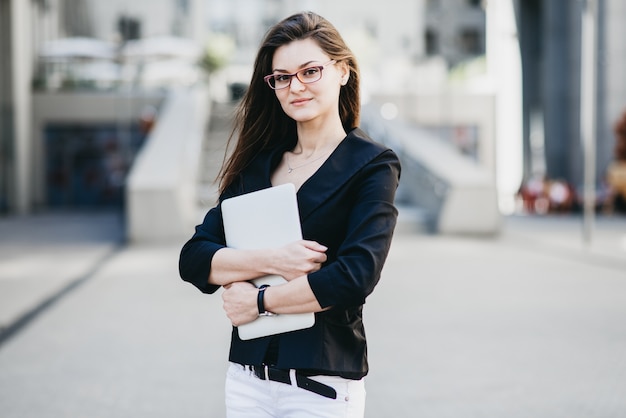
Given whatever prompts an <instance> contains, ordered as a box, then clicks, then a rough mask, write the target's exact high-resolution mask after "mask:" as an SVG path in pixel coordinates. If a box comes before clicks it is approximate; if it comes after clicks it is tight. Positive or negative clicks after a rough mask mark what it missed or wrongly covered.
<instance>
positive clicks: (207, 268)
mask: <svg viewBox="0 0 626 418" xmlns="http://www.w3.org/2000/svg"><path fill="white" fill-rule="evenodd" d="M225 246H226V238H225V237H224V225H223V223H222V210H221V204H220V205H218V206H216V207H214V208H213V209H211V210H209V212H207V214H206V216H205V217H204V221H203V222H202V224H200V225H198V226H196V230H195V233H194V234H193V236H192V237H191V239H190V240H189V241H187V242H186V243H185V245H184V246H183V248H182V250H181V252H180V257H179V261H178V270H179V274H180V277H181V278H182V279H183V280H184V281H186V282H189V283H191V284H193V285H194V286H196V287H197V288H198V289H199V290H200V291H202V292H203V293H214V292H215V291H217V289H219V288H220V286H218V285H212V284H209V273H210V272H211V261H212V260H213V256H214V255H215V253H216V252H217V251H218V250H220V249H222V248H224V247H225Z"/></svg>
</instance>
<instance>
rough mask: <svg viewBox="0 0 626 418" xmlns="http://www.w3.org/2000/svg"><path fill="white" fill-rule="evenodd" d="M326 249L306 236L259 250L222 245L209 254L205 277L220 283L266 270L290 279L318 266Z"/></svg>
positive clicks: (323, 257)
mask: <svg viewBox="0 0 626 418" xmlns="http://www.w3.org/2000/svg"><path fill="white" fill-rule="evenodd" d="M326 250H327V248H326V247H325V246H323V245H320V244H318V243H317V242H315V241H306V240H301V241H297V242H294V243H291V244H289V245H286V246H284V247H281V248H270V249H261V250H236V249H233V248H222V249H221V250H219V251H217V252H216V253H215V255H214V256H213V260H212V261H211V271H210V273H209V278H208V281H209V283H211V284H214V285H221V286H224V285H227V284H230V283H234V282H241V281H247V280H251V279H256V278H257V277H261V276H265V275H268V274H275V275H278V276H282V277H284V278H285V279H286V280H292V279H294V278H296V277H299V276H302V275H305V274H307V273H310V272H313V271H317V270H319V269H320V267H321V265H322V263H324V262H325V261H326V254H325V251H326Z"/></svg>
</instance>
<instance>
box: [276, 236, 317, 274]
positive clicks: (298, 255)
mask: <svg viewBox="0 0 626 418" xmlns="http://www.w3.org/2000/svg"><path fill="white" fill-rule="evenodd" d="M327 249H328V248H327V247H325V246H324V245H321V244H319V243H317V242H315V241H307V240H300V241H296V242H292V243H291V244H288V245H286V246H284V247H281V248H279V249H278V251H277V258H276V261H277V263H276V266H277V274H278V275H280V276H282V277H284V278H285V280H287V281H291V280H293V279H296V278H298V277H302V276H305V275H307V274H309V273H312V272H314V271H317V270H319V269H320V268H321V267H322V264H323V263H325V262H326V259H327V257H326V250H327Z"/></svg>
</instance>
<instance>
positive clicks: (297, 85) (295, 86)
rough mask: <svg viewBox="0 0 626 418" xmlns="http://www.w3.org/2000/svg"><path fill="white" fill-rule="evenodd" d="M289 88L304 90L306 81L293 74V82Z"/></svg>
mask: <svg viewBox="0 0 626 418" xmlns="http://www.w3.org/2000/svg"><path fill="white" fill-rule="evenodd" d="M289 89H290V90H295V91H298V90H303V89H304V83H303V82H302V81H300V79H299V78H298V77H297V76H295V75H294V76H293V77H291V83H290V84H289Z"/></svg>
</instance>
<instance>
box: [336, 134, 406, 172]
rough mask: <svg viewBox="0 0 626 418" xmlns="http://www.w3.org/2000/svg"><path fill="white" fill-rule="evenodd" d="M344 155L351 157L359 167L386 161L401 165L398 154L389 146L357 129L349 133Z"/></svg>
mask: <svg viewBox="0 0 626 418" xmlns="http://www.w3.org/2000/svg"><path fill="white" fill-rule="evenodd" d="M342 146H343V148H344V149H343V151H344V152H343V154H344V155H346V156H350V159H351V160H352V161H351V162H352V163H353V164H357V165H366V164H368V163H370V162H372V161H379V160H384V161H388V162H391V163H394V164H396V163H397V164H399V159H398V156H397V154H396V153H395V152H394V150H393V149H391V148H390V147H388V146H387V145H385V144H383V143H380V142H377V141H375V140H374V139H372V137H370V136H369V134H367V133H366V132H365V131H363V130H362V129H361V128H355V129H353V130H352V131H350V132H349V133H348V135H347V136H346V138H345V139H344V141H343V143H342Z"/></svg>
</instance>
